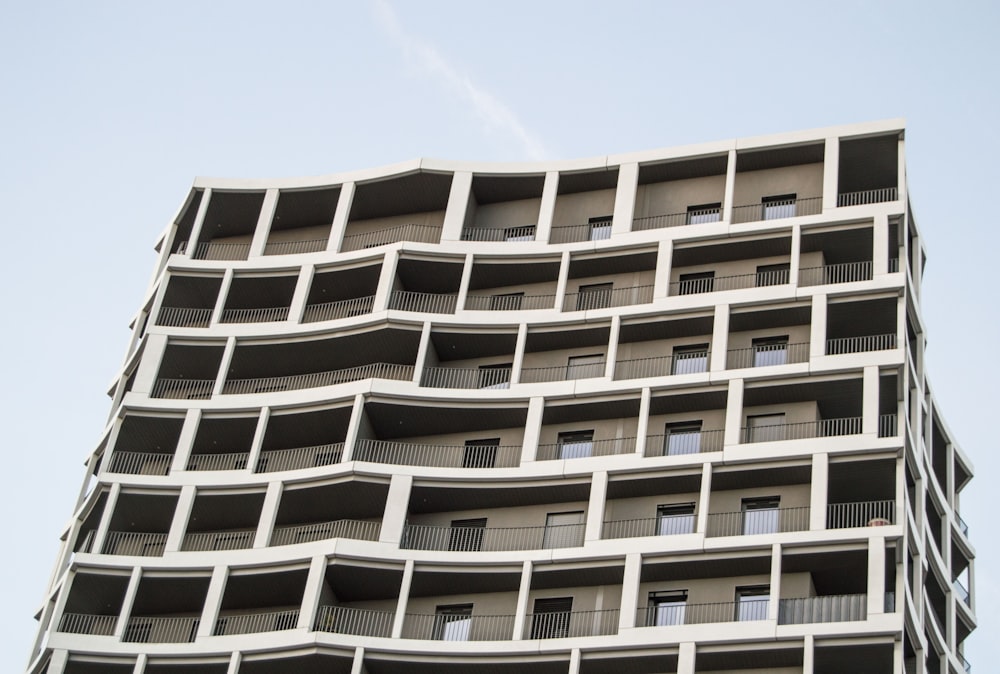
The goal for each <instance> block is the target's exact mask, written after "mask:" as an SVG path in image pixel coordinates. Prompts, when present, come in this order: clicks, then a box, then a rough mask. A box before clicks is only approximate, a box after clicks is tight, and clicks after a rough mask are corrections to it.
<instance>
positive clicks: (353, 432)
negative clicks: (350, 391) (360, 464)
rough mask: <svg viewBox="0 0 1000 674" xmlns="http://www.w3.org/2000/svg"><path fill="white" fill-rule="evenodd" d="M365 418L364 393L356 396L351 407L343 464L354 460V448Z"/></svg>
mask: <svg viewBox="0 0 1000 674" xmlns="http://www.w3.org/2000/svg"><path fill="white" fill-rule="evenodd" d="M364 416H365V396H364V394H362V393H359V394H357V395H356V396H354V405H353V407H351V418H350V419H349V420H348V422H347V436H346V437H345V438H344V453H343V455H342V456H341V459H340V461H341V463H347V462H348V461H353V460H354V448H355V447H356V446H357V444H358V432H359V431H360V430H361V422H362V420H363V419H364Z"/></svg>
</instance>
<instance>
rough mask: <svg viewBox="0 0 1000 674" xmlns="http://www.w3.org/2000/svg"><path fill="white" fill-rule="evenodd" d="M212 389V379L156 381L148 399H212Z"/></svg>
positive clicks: (213, 382)
mask: <svg viewBox="0 0 1000 674" xmlns="http://www.w3.org/2000/svg"><path fill="white" fill-rule="evenodd" d="M214 388H215V380H214V379H157V380H156V383H155V384H153V391H152V392H151V393H150V397H152V398H173V399H181V400H206V399H208V398H211V397H212V389H214Z"/></svg>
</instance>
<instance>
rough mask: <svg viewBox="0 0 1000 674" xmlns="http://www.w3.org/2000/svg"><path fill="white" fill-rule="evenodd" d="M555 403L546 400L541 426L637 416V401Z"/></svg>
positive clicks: (635, 399)
mask: <svg viewBox="0 0 1000 674" xmlns="http://www.w3.org/2000/svg"><path fill="white" fill-rule="evenodd" d="M559 402H563V403H565V404H558V403H557V402H556V401H554V400H551V399H547V400H546V405H545V411H544V412H543V413H542V425H548V424H568V423H576V422H578V421H591V420H594V421H596V420H599V419H634V418H637V417H638V416H639V400H638V399H637V398H628V399H625V400H601V401H599V402H590V403H588V402H576V401H559Z"/></svg>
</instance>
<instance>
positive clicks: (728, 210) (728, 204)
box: [678, 148, 736, 674]
mask: <svg viewBox="0 0 1000 674" xmlns="http://www.w3.org/2000/svg"><path fill="white" fill-rule="evenodd" d="M735 194H736V149H735V148H734V149H732V150H730V151H729V160H728V161H727V163H726V191H725V196H724V197H723V198H722V221H723V222H724V223H726V224H727V225H728V224H731V223H732V221H733V206H734V205H735V204H733V195H735ZM678 674H679V670H678Z"/></svg>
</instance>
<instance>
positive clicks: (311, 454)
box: [254, 442, 344, 473]
mask: <svg viewBox="0 0 1000 674" xmlns="http://www.w3.org/2000/svg"><path fill="white" fill-rule="evenodd" d="M343 455H344V443H342V442H334V443H331V444H328V445H313V446H311V447H295V448H292V449H269V450H264V451H262V452H261V453H260V458H258V459H257V466H256V467H255V469H254V472H255V473H276V472H278V471H282V470H299V469H302V468H315V467H317V466H329V465H332V464H334V463H340V460H341V458H342V457H343Z"/></svg>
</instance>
